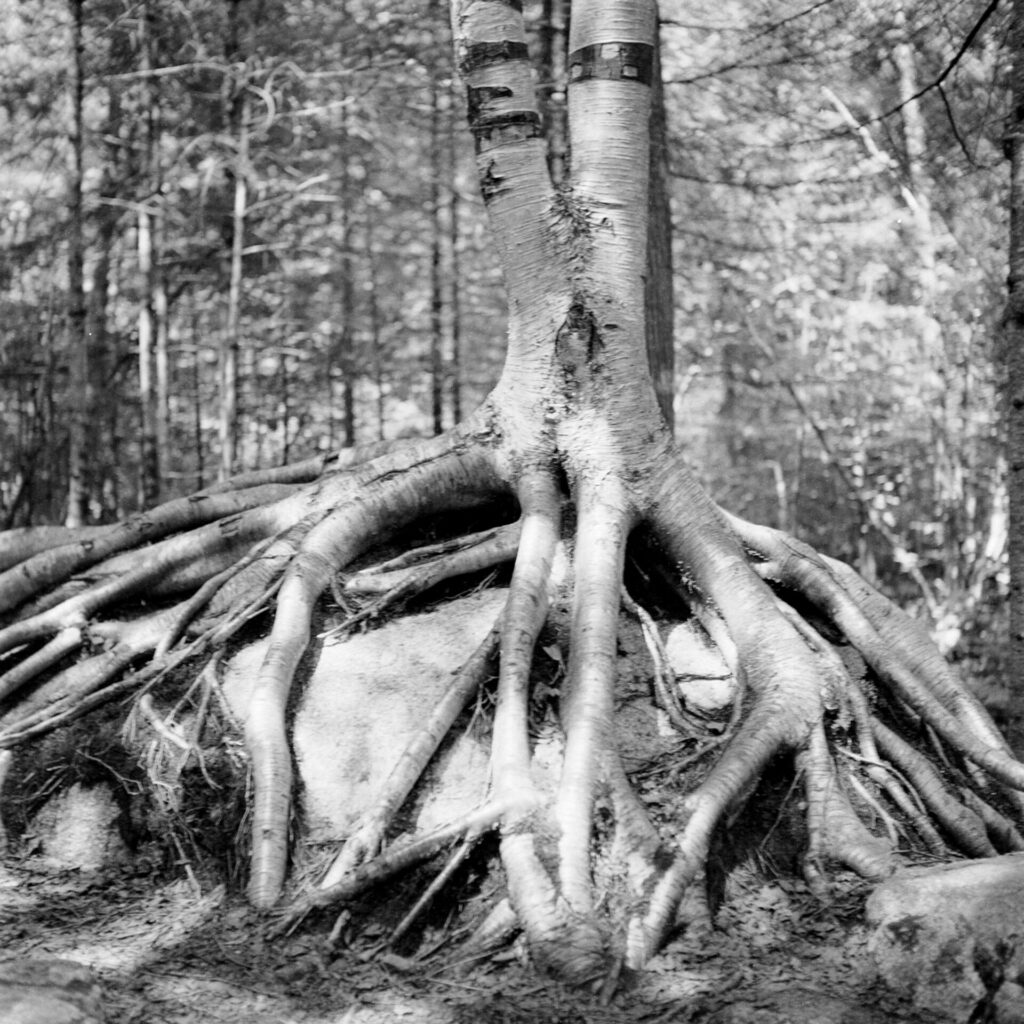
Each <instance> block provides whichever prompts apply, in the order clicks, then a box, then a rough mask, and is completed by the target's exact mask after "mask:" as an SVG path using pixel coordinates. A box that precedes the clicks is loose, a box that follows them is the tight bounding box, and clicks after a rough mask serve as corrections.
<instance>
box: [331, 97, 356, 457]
mask: <svg viewBox="0 0 1024 1024" xmlns="http://www.w3.org/2000/svg"><path fill="white" fill-rule="evenodd" d="M348 132H349V122H348V108H347V107H344V106H343V107H342V109H341V139H342V157H341V198H340V202H339V204H338V216H339V220H340V224H339V227H340V231H341V237H340V240H339V248H340V250H341V252H340V264H341V265H340V271H341V280H340V282H339V293H340V294H339V305H340V306H341V308H340V310H339V313H340V317H341V333H340V335H339V338H338V357H337V367H336V370H337V372H340V375H341V409H342V443H343V444H344V446H345V447H346V448H351V447H352V446H353V445H354V444H355V443H356V384H355V375H356V359H355V312H356V311H355V288H354V287H353V275H354V273H355V265H356V261H355V254H354V253H353V251H352V239H353V232H352V171H351V166H350V162H349V153H348V145H349V140H348Z"/></svg>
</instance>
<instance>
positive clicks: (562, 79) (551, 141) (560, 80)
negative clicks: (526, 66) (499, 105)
mask: <svg viewBox="0 0 1024 1024" xmlns="http://www.w3.org/2000/svg"><path fill="white" fill-rule="evenodd" d="M569 2H570V0H544V7H543V10H542V12H541V25H540V42H541V52H540V67H539V68H538V71H539V74H540V109H541V115H542V116H543V118H544V138H545V140H546V141H547V151H548V153H547V155H548V173H549V174H550V175H551V181H552V182H553V183H554V185H555V186H556V187H557V186H559V185H561V184H562V183H563V182H564V181H565V179H566V175H567V174H568V173H569V129H568V124H567V121H566V115H567V111H566V102H565V88H566V69H565V48H566V44H567V41H568V33H569Z"/></svg>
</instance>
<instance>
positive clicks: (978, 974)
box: [867, 853, 1024, 1024]
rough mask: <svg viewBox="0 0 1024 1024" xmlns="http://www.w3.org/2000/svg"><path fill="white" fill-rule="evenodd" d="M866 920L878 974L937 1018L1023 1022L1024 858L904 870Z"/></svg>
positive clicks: (871, 904)
mask: <svg viewBox="0 0 1024 1024" xmlns="http://www.w3.org/2000/svg"><path fill="white" fill-rule="evenodd" d="M867 917H868V922H869V923H870V924H871V925H872V926H873V928H874V931H873V933H872V935H871V940H870V944H869V948H870V949H871V952H872V953H873V955H874V958H875V963H876V965H877V967H878V970H879V973H880V974H881V975H882V977H883V978H884V979H885V981H886V982H887V983H888V984H889V985H890V986H891V987H892V988H893V989H895V990H896V991H898V992H900V993H901V994H903V995H906V996H908V997H909V998H910V999H911V1000H912V1002H913V1003H914V1005H915V1006H916V1007H917V1008H918V1009H920V1010H923V1011H927V1012H928V1013H929V1014H930V1015H932V1019H934V1020H936V1021H957V1022H961V1024H964V1022H966V1021H968V1020H969V1019H974V1018H972V1014H974V1013H975V1011H978V1013H979V1016H978V1017H977V1019H979V1020H981V1019H985V1020H994V1021H995V1022H997V1024H1011V1022H1015V1021H1020V1020H1022V1019H1024V1008H1022V1007H1020V1005H1019V994H1020V992H1021V991H1022V990H1021V989H1020V988H1019V985H1020V983H1021V982H1022V981H1024V854H1020V853H1014V854H1007V855H1006V856H1003V857H991V858H987V859H985V860H976V861H968V862H958V863H954V864H947V865H942V866H940V867H930V868H912V869H909V870H907V871H904V872H901V873H900V874H898V875H895V876H894V877H893V878H891V879H889V880H888V881H886V882H884V883H882V884H881V885H879V886H878V888H877V889H875V891H874V892H873V893H872V895H871V897H870V898H869V899H868V903H867ZM986 1014H988V1015H987V1016H986Z"/></svg>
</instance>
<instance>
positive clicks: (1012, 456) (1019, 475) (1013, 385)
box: [1003, 0, 1024, 731]
mask: <svg viewBox="0 0 1024 1024" xmlns="http://www.w3.org/2000/svg"><path fill="white" fill-rule="evenodd" d="M1012 17H1013V23H1012V30H1011V36H1010V41H1011V59H1012V61H1013V71H1012V79H1011V89H1012V102H1011V109H1010V121H1009V124H1008V125H1007V134H1006V151H1007V155H1008V156H1009V159H1010V244H1009V276H1008V291H1009V295H1008V300H1007V306H1006V317H1005V331H1004V337H1003V345H1004V351H1005V353H1006V383H1005V387H1006V399H1005V401H1006V462H1007V467H1008V477H1007V493H1008V497H1009V509H1010V526H1009V561H1010V658H1009V664H1010V671H1009V680H1008V682H1009V685H1010V689H1011V692H1012V694H1013V708H1014V711H1015V712H1016V716H1015V717H1016V718H1017V723H1018V724H1017V730H1018V731H1019V728H1020V725H1019V722H1020V717H1021V716H1022V715H1024V0H1014V5H1013V16H1012Z"/></svg>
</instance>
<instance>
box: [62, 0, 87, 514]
mask: <svg viewBox="0 0 1024 1024" xmlns="http://www.w3.org/2000/svg"><path fill="white" fill-rule="evenodd" d="M70 6H71V51H72V53H71V71H72V78H71V113H72V119H73V121H72V125H73V126H72V130H71V168H70V173H69V180H68V215H69V216H68V345H69V348H68V352H69V355H68V368H69V371H70V372H69V374H68V393H69V397H70V402H69V405H70V407H71V420H70V424H69V428H68V483H67V507H66V510H65V517H64V522H65V525H67V526H71V527H76V526H81V525H82V524H83V523H84V522H85V520H86V515H87V507H88V493H87V482H86V476H87V472H88V461H89V456H88V418H89V348H88V338H87V337H86V319H87V310H86V303H85V214H84V209H83V207H84V196H83V176H84V170H85V168H84V152H83V150H84V138H83V134H84V123H83V113H84V110H83V108H84V102H85V66H84V65H85V47H84V42H83V38H82V31H83V18H84V12H83V6H84V3H83V0H70Z"/></svg>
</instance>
